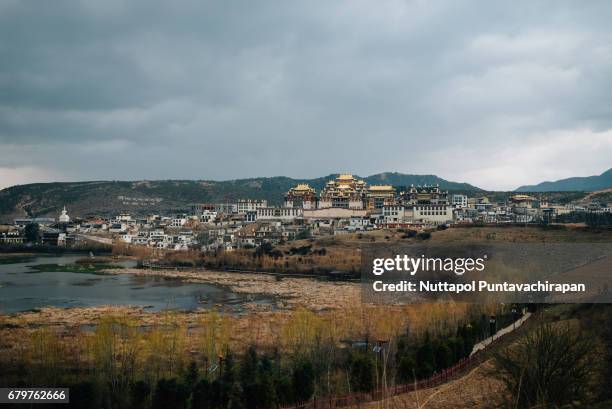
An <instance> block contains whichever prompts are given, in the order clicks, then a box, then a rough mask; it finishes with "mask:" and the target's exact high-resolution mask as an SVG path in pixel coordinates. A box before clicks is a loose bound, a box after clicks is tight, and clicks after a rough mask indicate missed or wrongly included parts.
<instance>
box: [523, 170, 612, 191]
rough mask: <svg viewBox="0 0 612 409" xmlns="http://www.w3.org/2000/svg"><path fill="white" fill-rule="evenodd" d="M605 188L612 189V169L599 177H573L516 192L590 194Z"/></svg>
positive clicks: (527, 187) (529, 186) (524, 187)
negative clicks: (578, 192) (575, 192)
mask: <svg viewBox="0 0 612 409" xmlns="http://www.w3.org/2000/svg"><path fill="white" fill-rule="evenodd" d="M607 188H612V169H608V170H607V171H605V172H604V173H602V174H601V175H599V176H585V177H573V178H567V179H561V180H557V181H555V182H542V183H539V184H537V185H527V186H521V187H519V188H518V189H516V192H563V191H582V192H592V191H594V190H602V189H607Z"/></svg>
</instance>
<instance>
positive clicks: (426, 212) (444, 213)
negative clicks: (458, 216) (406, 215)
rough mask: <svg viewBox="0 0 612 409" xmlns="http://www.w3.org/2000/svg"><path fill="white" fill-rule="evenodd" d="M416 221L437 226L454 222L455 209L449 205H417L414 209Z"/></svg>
mask: <svg viewBox="0 0 612 409" xmlns="http://www.w3.org/2000/svg"><path fill="white" fill-rule="evenodd" d="M412 212H413V218H414V220H423V221H425V222H431V223H435V224H441V223H448V222H452V221H453V209H452V207H451V206H449V205H447V204H417V205H415V206H414V207H413V208H412Z"/></svg>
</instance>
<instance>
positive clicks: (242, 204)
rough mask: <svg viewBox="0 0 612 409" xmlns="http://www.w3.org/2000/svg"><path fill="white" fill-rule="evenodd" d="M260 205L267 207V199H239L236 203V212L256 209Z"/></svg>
mask: <svg viewBox="0 0 612 409" xmlns="http://www.w3.org/2000/svg"><path fill="white" fill-rule="evenodd" d="M262 207H268V201H267V200H246V199H243V200H239V201H238V203H237V211H238V213H246V212H252V211H257V209H259V208H262Z"/></svg>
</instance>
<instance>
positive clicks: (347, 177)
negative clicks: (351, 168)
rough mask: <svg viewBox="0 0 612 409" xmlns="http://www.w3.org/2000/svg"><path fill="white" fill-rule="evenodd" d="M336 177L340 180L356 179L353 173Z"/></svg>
mask: <svg viewBox="0 0 612 409" xmlns="http://www.w3.org/2000/svg"><path fill="white" fill-rule="evenodd" d="M336 179H338V180H355V178H354V177H353V175H352V174H350V173H343V174H341V175H340V176H338V177H337V178H336Z"/></svg>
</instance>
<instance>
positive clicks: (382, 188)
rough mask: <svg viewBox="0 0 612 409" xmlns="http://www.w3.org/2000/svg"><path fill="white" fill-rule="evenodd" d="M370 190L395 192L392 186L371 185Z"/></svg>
mask: <svg viewBox="0 0 612 409" xmlns="http://www.w3.org/2000/svg"><path fill="white" fill-rule="evenodd" d="M368 190H372V191H379V192H380V191H392V190H393V191H394V190H395V189H393V186H391V185H371V186H370V187H369V188H368Z"/></svg>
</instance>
